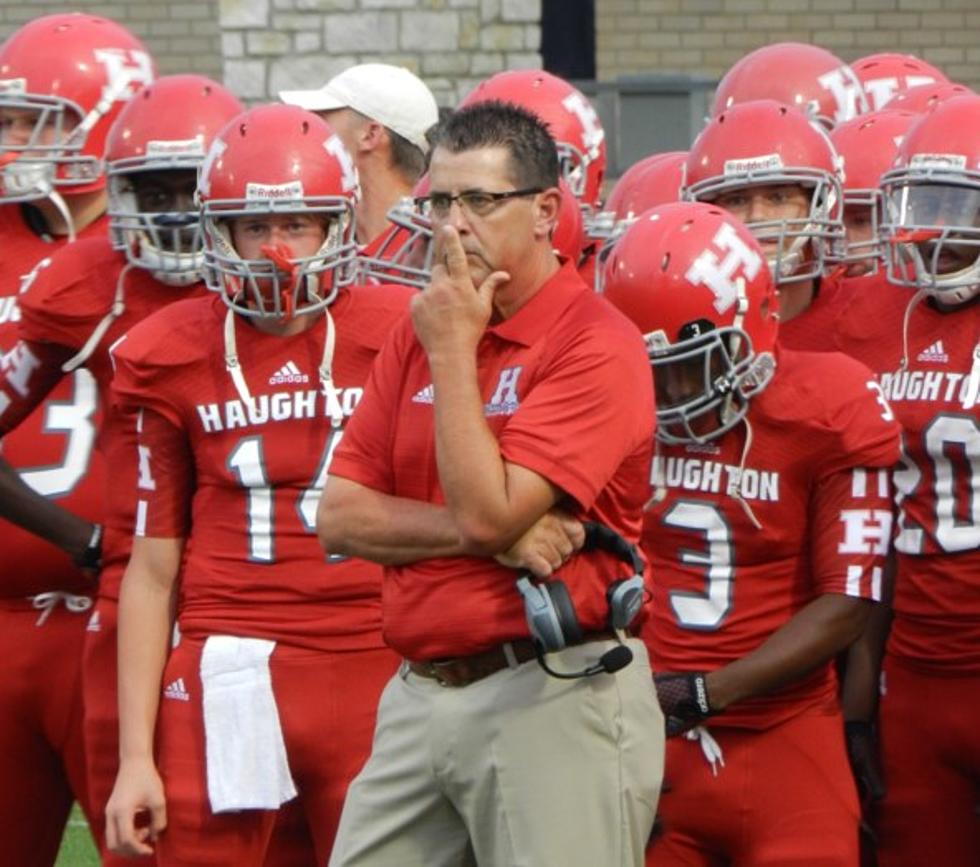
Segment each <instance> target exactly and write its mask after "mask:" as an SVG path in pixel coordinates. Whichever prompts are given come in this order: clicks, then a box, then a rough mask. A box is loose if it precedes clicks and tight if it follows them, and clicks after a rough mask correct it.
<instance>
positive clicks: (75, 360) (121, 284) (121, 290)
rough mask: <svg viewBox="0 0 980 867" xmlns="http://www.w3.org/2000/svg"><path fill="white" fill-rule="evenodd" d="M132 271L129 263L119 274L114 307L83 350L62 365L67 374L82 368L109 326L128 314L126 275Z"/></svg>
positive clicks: (93, 332) (89, 337)
mask: <svg viewBox="0 0 980 867" xmlns="http://www.w3.org/2000/svg"><path fill="white" fill-rule="evenodd" d="M132 270H133V266H132V265H131V264H129V263H127V264H126V265H125V266H123V269H122V270H121V271H120V272H119V277H118V278H116V291H115V294H114V295H113V299H112V306H111V307H110V308H109V310H108V312H107V313H106V314H105V316H103V317H102V319H101V320H99V324H98V325H96V326H95V328H94V330H93V331H92V333H91V334H90V335H89V336H88V340H86V341H85V344H84V345H83V346H82V348H81V349H79V350H78V352H77V353H76V354H75V355H73V356H72V357H71V358H69V359H68V360H67V361H66V362H65V363H64V364H62V365H61V369H62V370H63V371H64V372H65V373H71V372H72V371H73V370H75V368H77V367H81V366H82V365H83V364H84V363H85V362H86V361H87V360H88V359H89V357H90V356H91V355H92V353H93V352H94V351H95V347H96V346H98V345H99V341H100V340H102V338H103V336H104V335H105V333H106V332H107V331H108V330H109V326H110V325H112V323H113V322H115V320H117V319H118V318H119V317H120V316H122V315H123V313H125V312H126V302H125V286H126V275H127V274H129V272H130V271H132Z"/></svg>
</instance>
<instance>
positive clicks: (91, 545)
mask: <svg viewBox="0 0 980 867" xmlns="http://www.w3.org/2000/svg"><path fill="white" fill-rule="evenodd" d="M73 559H74V563H75V565H76V566H77V567H78V568H79V569H81V570H82V571H84V572H88V573H91V574H96V575H97V574H98V573H99V571H100V570H101V569H102V525H101V524H93V525H92V536H91V538H90V539H89V542H88V545H87V546H86V548H85V550H84V551H82V553H81V554H80V555H78V556H77V557H75V558H73Z"/></svg>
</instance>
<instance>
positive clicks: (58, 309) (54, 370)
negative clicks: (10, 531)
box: [0, 75, 243, 857]
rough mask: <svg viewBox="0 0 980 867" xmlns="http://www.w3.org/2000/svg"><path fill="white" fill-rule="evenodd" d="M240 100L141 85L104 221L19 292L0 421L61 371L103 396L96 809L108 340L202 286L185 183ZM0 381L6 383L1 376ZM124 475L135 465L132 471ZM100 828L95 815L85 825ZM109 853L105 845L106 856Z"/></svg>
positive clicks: (109, 671) (123, 528)
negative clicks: (17, 381) (14, 373)
mask: <svg viewBox="0 0 980 867" xmlns="http://www.w3.org/2000/svg"><path fill="white" fill-rule="evenodd" d="M242 110H243V106H242V105H241V104H240V103H239V102H238V100H237V99H236V98H235V97H234V96H232V95H231V93H229V92H228V91H227V90H225V89H224V88H223V87H222V86H221V85H219V84H217V83H216V82H214V81H211V80H210V79H207V78H203V77H202V76H199V75H175V76H167V77H164V78H161V79H159V80H158V81H156V82H154V83H153V84H151V85H148V86H147V87H146V88H144V89H143V90H142V91H141V92H140V93H139V94H138V95H137V97H135V98H134V99H133V100H131V101H130V102H129V103H128V104H127V105H126V107H125V108H124V109H123V110H122V112H120V114H119V117H118V118H117V119H116V121H115V123H114V124H113V126H112V128H111V130H110V132H109V137H108V139H107V144H106V164H107V176H108V196H109V232H107V233H103V234H101V235H100V236H95V237H90V238H84V239H80V240H79V241H77V242H76V243H75V244H71V245H69V246H67V247H65V248H64V249H62V250H59V251H58V252H57V253H55V254H54V255H53V256H51V257H50V258H49V259H48V260H47V262H46V263H45V265H44V267H39V268H38V269H37V270H36V272H35V274H34V275H33V277H32V279H31V281H30V282H29V283H28V284H27V285H26V286H25V287H24V289H23V290H22V294H21V296H20V308H21V314H22V315H21V323H20V337H21V340H20V342H19V343H18V344H17V351H18V352H19V353H21V354H22V355H24V356H26V357H30V358H32V359H34V360H35V363H34V365H33V366H32V369H31V372H30V375H29V376H28V377H27V378H26V379H25V380H24V381H23V383H22V388H21V389H20V390H19V391H18V393H17V395H16V400H12V401H11V405H10V406H9V407H8V408H7V410H6V411H5V413H4V416H3V421H4V423H5V426H6V427H7V428H8V429H10V428H13V427H14V426H16V425H18V424H19V423H20V421H21V420H22V419H23V418H24V417H25V416H26V415H27V414H28V413H30V412H31V411H32V410H33V408H34V407H35V406H37V404H38V403H40V401H41V400H42V399H43V398H44V397H45V395H47V394H48V392H49V391H50V390H51V389H52V388H54V387H55V386H56V385H57V384H58V383H59V382H60V380H61V379H62V378H63V377H64V376H65V375H66V372H67V373H71V372H72V371H75V370H78V369H81V368H82V367H84V369H85V370H87V371H88V372H90V373H91V375H92V376H94V378H95V381H96V384H97V387H98V391H99V395H100V398H101V402H102V405H103V406H105V407H106V416H105V420H104V423H103V424H101V425H100V427H99V430H98V431H97V434H98V441H99V446H100V451H101V453H102V454H103V455H104V456H105V457H106V458H107V460H108V465H109V466H111V467H112V468H113V473H112V477H111V483H110V484H109V485H108V486H107V488H106V493H105V496H104V498H103V502H104V504H105V506H106V515H105V522H104V528H103V530H104V534H103V537H102V565H103V571H102V573H101V575H100V581H99V588H98V596H99V599H98V602H97V604H96V606H95V610H94V611H93V612H92V614H91V618H90V621H89V625H88V630H87V632H86V636H85V653H84V657H83V688H84V708H85V723H84V726H85V745H86V756H85V758H86V764H87V768H88V788H89V796H90V800H91V801H92V803H93V805H94V810H95V812H96V816H97V820H98V819H101V817H102V816H103V812H104V809H105V804H106V801H107V800H108V798H109V793H110V791H111V790H112V783H113V781H114V779H115V775H116V769H117V766H118V755H119V746H118V716H117V711H116V706H117V699H116V674H115V671H116V669H115V663H116V631H115V622H116V616H115V611H116V599H117V597H118V586H119V580H120V578H121V576H122V570H123V568H124V567H125V564H126V560H127V559H128V556H129V545H130V538H131V536H132V531H133V509H134V507H135V498H134V497H133V496H132V490H131V489H132V487H133V486H134V484H135V482H133V484H127V483H126V482H125V481H124V479H125V473H126V471H127V467H128V461H127V456H128V454H129V452H130V450H132V449H133V448H134V446H133V441H134V439H135V432H134V431H132V430H127V429H126V427H125V425H124V424H123V423H122V421H121V419H120V418H118V417H117V415H116V414H115V413H114V412H113V410H112V408H111V406H110V405H109V402H108V396H109V383H110V381H111V379H112V364H111V361H110V358H109V347H110V346H111V345H112V344H113V343H114V342H115V341H116V340H118V339H119V338H120V337H121V336H122V335H123V334H125V333H126V331H127V330H128V329H129V328H130V327H132V326H133V325H134V324H135V323H136V322H139V321H140V320H141V319H143V318H145V317H146V316H147V315H148V314H149V313H151V312H153V311H154V310H157V309H159V308H160V307H163V306H164V305H166V304H169V303H171V302H172V301H175V300H177V299H179V298H182V297H186V296H187V295H194V294H204V293H205V292H206V291H207V290H206V287H205V286H204V284H203V282H202V278H201V265H202V257H203V249H202V244H201V235H200V228H199V225H198V217H197V208H196V205H195V203H194V190H195V187H196V182H197V174H196V173H197V168H198V166H199V165H200V164H201V163H202V162H203V159H204V153H205V148H206V147H207V145H208V144H210V141H211V139H212V138H213V136H214V135H215V133H216V132H217V131H218V130H219V129H220V128H221V127H222V126H224V125H225V123H227V122H228V121H229V120H230V119H231V118H232V117H234V116H235V115H237V114H239V113H240V112H241V111H242ZM0 385H2V386H6V387H7V389H8V390H9V389H10V383H9V381H4V380H0ZM134 478H135V477H134ZM35 508H36V506H35V504H34V503H32V502H30V501H27V500H25V501H23V502H21V501H13V500H11V501H6V502H4V503H3V505H2V506H0V509H2V512H3V514H4V516H5V517H7V518H8V519H9V520H13V521H17V522H22V521H25V520H27V519H29V517H30V514H31V511H32V510H33V509H35ZM93 831H94V833H95V835H96V839H97V840H99V841H101V840H102V823H101V821H96V822H95V823H94V825H93ZM106 857H110V856H108V855H107V856H106Z"/></svg>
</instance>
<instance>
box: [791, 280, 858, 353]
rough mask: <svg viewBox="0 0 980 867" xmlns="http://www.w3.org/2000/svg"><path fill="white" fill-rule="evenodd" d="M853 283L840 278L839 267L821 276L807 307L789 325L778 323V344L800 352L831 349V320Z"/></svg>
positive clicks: (832, 342) (832, 340)
mask: <svg viewBox="0 0 980 867" xmlns="http://www.w3.org/2000/svg"><path fill="white" fill-rule="evenodd" d="M853 283H854V281H853V280H844V279H843V270H842V269H840V268H838V269H835V270H834V271H832V272H831V273H830V274H825V275H824V276H822V277H821V278H820V281H819V283H818V284H817V289H816V293H815V294H814V296H813V300H812V301H811V303H810V306H809V307H807V309H806V310H804V311H803V312H802V313H800V314H799V315H798V316H794V317H793V318H792V319H790V320H789V321H788V322H780V323H779V336H778V340H779V345H780V346H785V347H786V348H787V349H796V350H798V351H802V352H827V351H828V350H831V349H833V348H834V337H833V333H832V331H833V324H834V319H835V317H836V316H837V312H838V310H839V306H840V304H841V303H842V299H843V297H844V296H845V295H846V294H847V292H848V291H849V290H850V289H851V288H852V286H853Z"/></svg>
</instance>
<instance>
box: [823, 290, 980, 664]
mask: <svg viewBox="0 0 980 867" xmlns="http://www.w3.org/2000/svg"><path fill="white" fill-rule="evenodd" d="M911 295H912V292H911V290H908V289H901V288H898V287H895V286H892V285H890V284H888V283H887V282H886V281H885V280H884V278H883V277H882V278H880V282H879V285H878V286H876V287H874V288H871V287H869V288H868V290H867V291H862V292H860V293H855V294H854V295H853V297H852V298H850V299H849V302H848V304H847V305H846V306H845V307H844V308H843V309H842V311H841V313H840V316H839V319H838V323H837V325H836V327H835V333H836V334H837V339H838V345H839V346H840V348H841V349H842V350H843V351H845V352H847V353H849V354H850V355H853V356H854V357H855V358H857V359H859V360H861V361H863V362H864V363H865V364H867V365H868V367H870V368H871V369H872V370H873V371H874V373H875V375H876V376H877V377H878V379H879V381H880V383H881V388H882V391H883V393H884V395H885V397H886V398H887V399H888V401H889V402H890V404H891V406H892V409H893V410H894V412H895V415H896V416H897V417H898V420H899V421H900V422H901V424H902V427H903V429H904V433H903V437H902V462H901V466H900V468H899V469H898V470H897V471H896V473H895V477H894V481H895V489H896V495H897V500H898V506H899V514H898V526H897V534H896V537H895V548H896V550H897V552H898V574H897V576H896V579H895V602H894V607H895V612H896V619H895V621H894V623H893V625H892V631H891V638H890V643H889V650H890V652H892V653H894V654H896V655H898V656H901V657H904V658H906V659H908V660H910V661H912V662H914V663H915V664H917V665H921V666H924V667H926V668H929V669H930V670H933V669H941V670H944V671H950V670H958V671H972V672H976V671H980V395H978V393H977V390H976V386H975V387H974V390H973V391H972V392H971V388H970V382H971V377H970V373H971V370H973V371H974V376H980V304H978V303H977V301H976V300H974V301H973V302H972V303H971V304H969V305H967V306H966V307H964V308H963V309H960V310H955V311H951V312H948V313H941V312H940V311H939V310H938V309H937V308H936V307H935V306H934V305H932V304H931V303H930V302H928V301H921V302H920V303H918V304H917V305H916V306H915V308H914V309H913V311H912V314H911V317H910V319H909V323H908V363H907V366H906V367H905V368H904V369H903V368H902V366H901V359H902V354H903V349H902V321H903V317H904V316H905V311H906V308H907V306H908V302H909V300H910V298H911ZM975 365H976V367H975ZM977 385H978V386H980V383H977Z"/></svg>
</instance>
